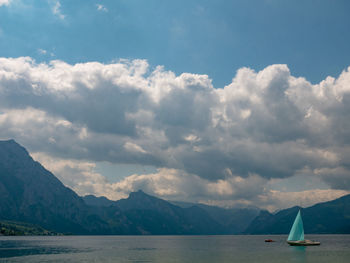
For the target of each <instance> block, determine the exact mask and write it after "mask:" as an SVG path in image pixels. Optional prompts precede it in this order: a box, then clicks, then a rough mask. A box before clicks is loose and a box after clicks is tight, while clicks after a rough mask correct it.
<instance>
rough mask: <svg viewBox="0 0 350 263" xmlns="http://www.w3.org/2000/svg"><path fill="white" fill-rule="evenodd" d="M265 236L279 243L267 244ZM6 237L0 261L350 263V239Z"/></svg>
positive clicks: (1, 239)
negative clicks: (308, 242)
mask: <svg viewBox="0 0 350 263" xmlns="http://www.w3.org/2000/svg"><path fill="white" fill-rule="evenodd" d="M265 238H272V239H274V240H276V242H274V243H265V242H264V239H265ZM307 238H308V239H314V240H317V241H321V243H322V244H321V246H316V247H291V246H289V245H288V244H286V241H285V240H286V236H285V235H283V236H55V237H0V262H162V263H167V262H169V263H173V262H191V263H194V262H204V263H206V262H231V263H232V262H240V263H242V262H243V263H244V262H259V263H264V262H269V263H273V262H339V263H342V262H344V263H345V262H346V263H348V262H350V235H313V236H310V235H309V236H307Z"/></svg>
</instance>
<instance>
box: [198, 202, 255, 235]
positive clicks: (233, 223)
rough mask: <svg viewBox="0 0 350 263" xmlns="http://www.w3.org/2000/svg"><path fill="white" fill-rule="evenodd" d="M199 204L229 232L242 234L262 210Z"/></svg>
mask: <svg viewBox="0 0 350 263" xmlns="http://www.w3.org/2000/svg"><path fill="white" fill-rule="evenodd" d="M197 206H199V207H200V208H201V209H203V210H204V211H206V212H207V213H208V214H209V215H210V216H211V217H212V218H213V219H214V220H215V221H216V222H218V223H220V224H221V225H222V226H224V227H225V228H226V231H227V233H228V234H242V233H243V232H244V230H245V229H246V228H247V227H248V226H249V225H250V223H251V222H252V221H253V220H254V218H256V216H257V215H258V214H259V211H260V210H259V209H258V208H231V209H225V208H222V207H216V206H208V205H204V204H198V205H197Z"/></svg>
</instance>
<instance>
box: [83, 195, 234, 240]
mask: <svg viewBox="0 0 350 263" xmlns="http://www.w3.org/2000/svg"><path fill="white" fill-rule="evenodd" d="M84 200H85V202H86V203H87V204H89V205H95V206H100V207H104V206H107V205H108V204H109V205H110V206H109V207H110V208H112V207H116V208H118V209H120V210H121V211H122V212H123V214H124V215H125V217H126V218H128V220H130V221H131V222H133V223H134V224H135V225H136V226H137V229H138V230H139V231H140V232H141V233H142V234H155V235H189V234H197V235H201V234H224V233H226V232H227V231H226V228H225V227H224V226H222V225H221V224H219V223H218V222H216V221H215V220H213V219H212V218H211V217H210V215H208V214H207V213H206V212H205V211H204V210H203V209H201V208H199V207H195V206H193V207H189V208H181V207H179V206H176V205H173V204H171V203H170V202H168V201H165V200H162V199H160V198H157V197H154V196H151V195H148V194H146V193H144V192H143V191H141V190H139V191H137V192H132V193H130V195H129V197H128V198H126V199H121V200H118V201H111V200H108V199H107V200H108V201H106V199H104V198H102V199H101V198H100V197H93V196H85V197H84Z"/></svg>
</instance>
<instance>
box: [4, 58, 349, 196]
mask: <svg viewBox="0 0 350 263" xmlns="http://www.w3.org/2000/svg"><path fill="white" fill-rule="evenodd" d="M349 87H350V72H349V69H347V70H345V71H344V72H343V73H342V74H341V75H340V76H339V77H338V78H333V77H328V78H326V79H325V80H324V81H322V82H320V83H319V84H315V85H313V84H311V83H310V82H308V81H307V80H306V79H304V78H297V77H294V76H292V75H291V74H290V71H289V69H288V67H287V66H286V65H271V66H269V67H266V68H265V69H263V70H261V71H259V72H255V71H254V70H252V69H249V68H241V69H240V70H238V72H237V74H236V76H234V78H233V79H232V82H231V83H230V84H229V85H227V86H226V87H224V88H214V87H213V85H212V83H211V80H210V78H209V77H208V76H207V75H197V74H190V73H183V74H181V75H176V74H175V73H173V72H171V71H167V70H165V69H164V68H163V67H161V66H158V67H156V68H155V69H151V68H150V67H149V65H148V63H147V61H145V60H132V61H130V60H120V61H117V62H114V63H111V64H102V63H98V62H89V63H81V64H75V65H70V64H67V63H65V62H63V61H59V60H53V61H51V62H50V63H39V64H38V63H36V62H35V61H34V60H33V59H31V58H28V57H21V58H0V127H1V129H0V137H1V138H9V137H11V138H15V139H17V140H18V141H19V142H20V143H22V144H23V145H24V146H26V147H28V148H29V150H30V151H32V152H44V153H46V154H47V155H50V156H53V157H55V158H63V159H74V160H76V161H78V160H84V161H82V162H85V160H88V162H91V163H96V162H99V161H109V162H113V163H129V164H133V163H137V164H141V165H152V166H155V167H158V168H159V169H160V170H159V173H157V175H143V176H144V177H142V176H141V175H137V176H136V175H134V177H133V178H134V179H133V180H131V179H130V178H126V179H128V180H129V181H128V182H129V183H130V185H135V184H136V183H135V182H139V183H140V182H141V181H142V182H143V183H144V186H145V187H146V186H147V187H151V186H148V185H150V182H151V181H150V180H148V179H149V178H152V180H153V182H154V181H155V180H156V179H155V178H163V179H162V180H163V181H162V182H166V183H164V185H166V184H168V185H169V187H168V188H169V189H168V190H167V191H169V193H171V192H172V191H175V192H176V191H179V190H174V189H175V188H174V187H173V186H172V184H171V183H170V182H171V181H173V182H174V183H175V182H177V181H176V178H181V180H180V181H181V182H184V181H186V182H187V180H190V181H191V182H196V183H192V184H191V183H188V185H192V186H193V187H194V185H195V184H198V185H199V186H201V187H199V188H198V189H199V190H198V193H199V192H201V193H205V194H203V196H202V197H203V199H201V200H205V201H206V202H209V201H210V200H209V199H210V198H207V199H205V196H206V197H211V198H212V200H214V199H215V198H216V200H223V199H225V198H226V197H225V196H228V197H229V198H235V199H236V200H241V201H242V202H245V201H244V200H246V201H247V200H257V199H256V196H258V195H259V193H261V191H262V188H261V187H258V188H254V187H255V184H256V185H263V184H264V182H267V181H268V180H270V179H271V178H287V177H290V176H293V175H296V174H299V173H300V172H301V171H303V173H305V174H306V176H317V177H319V178H320V179H322V180H323V181H324V182H326V183H327V184H328V185H329V186H330V187H331V188H333V189H338V190H349V189H350V185H349V184H348V183H347V182H348V181H349V179H350V169H349V167H350V162H349V160H350V158H349V157H350V147H349V142H350V140H349V138H350V126H349V125H350V124H349V122H348V116H349V114H350V106H349V105H350V103H349V100H350V88H349ZM163 169H165V170H163ZM164 171H166V172H168V173H169V175H168V176H170V177H169V178H171V180H170V179H166V178H168V177H167V176H165V175H164V173H165V172H164ZM174 171H176V172H174ZM160 174H162V175H160ZM142 178H144V179H142ZM145 178H147V179H145ZM184 178H185V179H184ZM194 178H196V179H194ZM126 179H125V180H126ZM141 179H142V180H141ZM130 180H131V181H130ZM259 180H260V181H259ZM125 182H126V181H123V182H120V183H125ZM250 182H253V183H250ZM161 184H163V183H161ZM180 185H181V187H184V188H183V189H187V191H188V192H190V190H189V189H188V188H186V183H185V184H184V185H182V183H181V184H180ZM209 186H210V187H209ZM243 186H244V187H243ZM114 187H115V188H111V189H114V190H115V191H122V190H121V189H122V188H118V187H117V186H114ZM125 187H126V186H125ZM130 187H131V186H130ZM147 187H146V188H147ZM152 187H153V188H152V189H153V190H152V189H150V190H152V191H153V192H154V193H158V194H159V195H160V193H161V192H162V193H163V195H162V196H167V195H166V194H165V192H166V191H165V190H162V191H160V190H157V189H158V188H157V187H158V186H157V187H156V186H152ZM172 187H173V188H172ZM181 187H177V188H176V189H181ZM240 187H241V188H242V189H244V190H240V189H241V188H240ZM211 188H212V189H214V190H213V192H211V191H209V190H208V189H211ZM249 188H251V189H252V191H248V189H249ZM130 189H131V188H130ZM132 189H134V190H136V187H133V188H132ZM162 189H163V188H162ZM195 192H196V191H194V193H195ZM253 193H255V197H254V194H253ZM181 195H182V196H188V199H191V198H192V199H193V200H194V199H196V198H197V197H196V198H194V197H191V196H190V195H189V193H187V194H185V193H181ZM181 195H179V196H181ZM198 195H199V194H198ZM214 195H217V196H220V198H219V197H215V198H214ZM266 195H267V194H266V192H265V194H264V196H266ZM170 197H171V196H170V194H169V198H170ZM224 197H225V198H224ZM254 198H255V199H254ZM196 200H199V198H197V199H196Z"/></svg>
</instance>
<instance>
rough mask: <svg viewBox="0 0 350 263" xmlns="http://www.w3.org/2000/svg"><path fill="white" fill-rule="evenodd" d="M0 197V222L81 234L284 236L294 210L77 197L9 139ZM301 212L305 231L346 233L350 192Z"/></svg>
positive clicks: (1, 164) (4, 145) (0, 150)
mask: <svg viewBox="0 0 350 263" xmlns="http://www.w3.org/2000/svg"><path fill="white" fill-rule="evenodd" d="M0 200H1V202H0V220H3V221H6V222H9V221H16V222H23V223H28V224H33V225H38V226H40V227H42V228H43V229H47V230H48V231H52V232H56V233H70V234H84V235H96V234H101V235H116V234H118V235H120V234H122V235H140V234H148V235H152V234H157V235H180V234H181V235H194V234H196V235H209V234H240V233H243V234H286V233H288V231H289V229H290V227H291V224H292V222H293V220H294V218H295V215H296V213H297V211H298V209H299V207H291V208H288V209H283V210H280V211H278V212H277V213H276V214H272V213H269V212H268V211H263V210H262V211H260V213H259V214H258V210H256V209H224V208H220V207H215V206H208V205H204V204H190V203H186V204H184V203H183V204H182V205H183V206H184V207H181V205H176V202H175V204H174V203H172V202H169V201H166V200H163V199H160V198H157V197H154V196H151V195H148V194H146V193H144V192H143V191H137V192H132V193H130V195H129V197H128V198H125V199H121V200H118V201H112V200H109V199H107V198H106V197H96V196H93V195H88V196H85V197H80V196H78V195H77V194H76V193H75V192H74V191H73V190H71V189H70V188H68V187H66V186H64V185H63V184H62V182H61V181H60V180H58V179H57V178H56V177H55V176H54V174H52V173H51V172H49V171H48V170H46V169H45V168H44V167H43V166H42V165H41V164H40V163H38V162H36V161H34V160H33V159H32V157H30V155H29V153H28V151H27V150H26V149H25V148H24V147H22V146H21V145H19V144H18V143H16V142H15V141H14V140H8V141H0ZM180 203H181V202H180ZM301 210H302V214H303V219H304V226H305V231H306V232H307V233H350V195H346V196H343V197H341V198H338V199H335V200H332V201H328V202H323V203H319V204H315V205H314V206H311V207H308V208H301ZM330 218H331V219H332V220H330Z"/></svg>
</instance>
